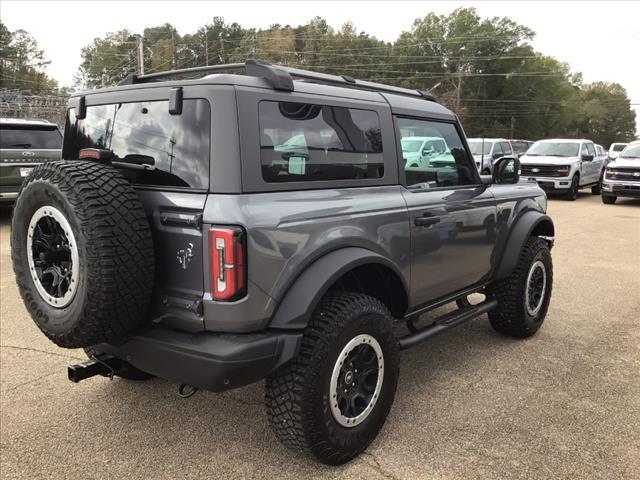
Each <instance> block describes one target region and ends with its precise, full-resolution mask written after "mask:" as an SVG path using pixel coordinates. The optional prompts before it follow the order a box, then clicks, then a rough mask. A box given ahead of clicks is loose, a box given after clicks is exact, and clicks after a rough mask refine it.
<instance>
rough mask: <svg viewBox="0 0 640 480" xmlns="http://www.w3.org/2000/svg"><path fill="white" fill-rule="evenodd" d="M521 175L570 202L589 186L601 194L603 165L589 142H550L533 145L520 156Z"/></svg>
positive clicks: (595, 192)
mask: <svg viewBox="0 0 640 480" xmlns="http://www.w3.org/2000/svg"><path fill="white" fill-rule="evenodd" d="M520 162H521V168H522V171H521V175H522V176H523V177H525V178H528V179H529V180H533V181H536V182H537V183H538V185H540V186H541V187H542V188H543V189H544V190H546V191H547V192H559V193H562V194H564V195H565V196H566V198H567V199H569V200H575V199H576V198H578V190H579V189H581V188H587V187H591V193H592V194H593V195H599V194H600V181H601V179H602V173H603V170H604V166H605V160H604V157H603V156H598V155H597V153H596V147H595V146H594V144H593V142H592V141H591V140H570V139H550V140H540V141H537V142H536V143H534V144H533V145H532V146H531V147H530V148H529V150H528V151H527V153H526V154H524V155H523V156H522V157H520Z"/></svg>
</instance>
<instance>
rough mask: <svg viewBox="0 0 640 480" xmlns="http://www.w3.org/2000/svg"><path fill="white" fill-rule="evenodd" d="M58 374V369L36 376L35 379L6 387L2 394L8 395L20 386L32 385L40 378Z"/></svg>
mask: <svg viewBox="0 0 640 480" xmlns="http://www.w3.org/2000/svg"><path fill="white" fill-rule="evenodd" d="M57 374H58V372H57V371H56V372H50V373H47V374H46V375H42V376H40V377H37V378H34V379H32V380H28V381H26V382H22V383H19V384H18V385H14V386H13V387H10V388H7V389H5V390H4V391H3V392H2V394H3V395H6V394H7V393H9V392H13V391H15V390H18V389H19V388H21V387H25V386H27V385H31V384H32V383H36V382H39V381H40V380H44V379H45V378H48V377H51V376H53V375H57Z"/></svg>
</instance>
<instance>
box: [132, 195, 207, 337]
mask: <svg viewBox="0 0 640 480" xmlns="http://www.w3.org/2000/svg"><path fill="white" fill-rule="evenodd" d="M138 195H139V197H140V199H141V200H142V203H143V205H144V208H145V210H146V212H147V216H148V218H149V224H150V226H151V229H152V233H153V243H154V248H155V255H156V275H155V287H154V297H153V301H152V307H151V314H152V316H153V318H154V322H158V323H162V324H163V325H166V326H170V327H175V328H179V329H181V330H188V331H200V330H204V321H203V317H202V296H203V293H204V277H203V275H204V268H203V240H202V211H203V209H204V204H205V201H206V198H207V195H206V194H205V193H190V192H188V193H187V192H185V193H179V192H160V191H153V190H143V189H138Z"/></svg>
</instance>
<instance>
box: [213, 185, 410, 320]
mask: <svg viewBox="0 0 640 480" xmlns="http://www.w3.org/2000/svg"><path fill="white" fill-rule="evenodd" d="M402 188H403V187H400V186H397V185H395V186H379V187H363V188H343V189H331V190H307V191H296V192H273V193H256V194H245V195H215V194H211V195H209V198H208V200H207V203H206V206H205V211H204V222H205V224H209V225H211V224H237V225H241V226H243V227H244V228H245V230H246V231H247V251H248V255H247V268H248V279H249V283H248V295H247V297H246V298H245V299H243V300H240V301H238V302H233V303H230V304H229V303H226V304H225V303H218V302H213V301H211V300H210V295H209V299H208V300H205V305H204V308H205V310H204V311H205V325H206V328H207V329H208V330H226V331H241V330H251V329H258V328H261V327H265V326H266V325H267V323H268V321H269V318H270V316H271V315H272V314H273V311H274V309H275V306H276V305H277V302H278V301H279V300H280V299H281V298H282V297H283V295H284V294H285V292H286V291H287V290H288V288H289V287H290V286H291V285H292V284H293V282H294V281H295V279H296V278H297V277H298V276H299V275H300V274H301V273H302V272H303V271H304V270H305V268H306V267H307V266H309V265H310V264H311V263H313V262H314V261H315V260H317V259H318V258H320V257H321V256H323V255H324V254H326V253H328V252H330V251H333V250H336V249H339V248H344V247H352V246H354V247H363V248H367V249H369V250H372V251H374V252H377V253H379V254H381V255H383V256H385V257H387V258H389V259H390V260H391V261H393V262H394V263H395V264H396V265H397V266H398V268H399V270H400V271H401V273H402V275H403V277H404V281H405V282H406V284H408V283H409V275H410V272H409V268H410V265H409V262H410V250H409V249H410V244H409V243H410V237H409V235H410V232H409V221H408V213H407V208H406V204H405V202H404V199H403V197H402V194H401V189H402ZM205 244H206V242H205ZM207 287H208V288H209V289H210V286H209V285H208V284H207ZM205 298H206V295H205ZM238 314H240V315H238Z"/></svg>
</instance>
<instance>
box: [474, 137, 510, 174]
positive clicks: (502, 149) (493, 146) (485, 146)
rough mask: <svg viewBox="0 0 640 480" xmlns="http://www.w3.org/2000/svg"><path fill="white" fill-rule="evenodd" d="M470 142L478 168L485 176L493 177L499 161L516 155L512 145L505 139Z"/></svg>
mask: <svg viewBox="0 0 640 480" xmlns="http://www.w3.org/2000/svg"><path fill="white" fill-rule="evenodd" d="M468 142H469V148H470V149H471V153H472V154H473V158H474V160H475V163H476V167H477V168H478V171H479V172H482V174H483V175H491V172H493V165H494V163H495V161H496V160H497V159H499V158H502V157H505V156H512V155H514V153H513V148H512V147H511V143H509V140H505V139H504V138H470V139H469V140H468Z"/></svg>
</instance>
